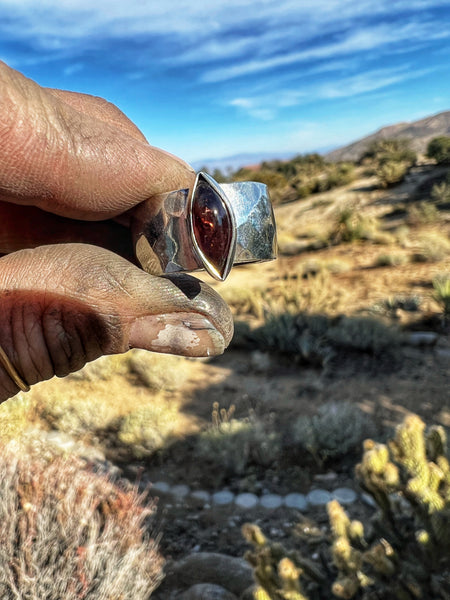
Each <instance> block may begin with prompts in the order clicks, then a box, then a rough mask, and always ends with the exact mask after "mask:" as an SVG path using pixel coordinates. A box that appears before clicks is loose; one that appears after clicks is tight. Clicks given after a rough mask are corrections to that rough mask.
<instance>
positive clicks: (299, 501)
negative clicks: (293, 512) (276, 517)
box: [284, 493, 308, 510]
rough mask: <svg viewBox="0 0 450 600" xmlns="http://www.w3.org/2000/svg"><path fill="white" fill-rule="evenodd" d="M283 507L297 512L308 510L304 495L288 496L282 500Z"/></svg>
mask: <svg viewBox="0 0 450 600" xmlns="http://www.w3.org/2000/svg"><path fill="white" fill-rule="evenodd" d="M284 505H285V506H287V507H288V508H296V509H297V510H306V509H307V508H308V500H307V499H306V496H305V495H304V494H295V493H293V494H288V495H287V496H286V497H285V498H284Z"/></svg>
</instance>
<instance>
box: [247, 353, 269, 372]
mask: <svg viewBox="0 0 450 600" xmlns="http://www.w3.org/2000/svg"><path fill="white" fill-rule="evenodd" d="M250 363H251V365H252V368H253V370H254V371H256V373H267V371H268V370H269V369H270V364H271V361H270V354H269V353H268V352H261V351H260V350H254V351H253V352H252V353H251V354H250Z"/></svg>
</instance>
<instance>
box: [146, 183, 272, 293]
mask: <svg viewBox="0 0 450 600" xmlns="http://www.w3.org/2000/svg"><path fill="white" fill-rule="evenodd" d="M276 255H277V247H276V227H275V218H274V214H273V209H272V204H271V202H270V199H269V194H268V191H267V186H265V185H264V184H262V183H258V182H253V181H248V182H247V181H246V182H239V183H224V184H218V183H217V182H216V181H215V180H214V179H213V178H212V177H211V176H210V175H208V174H207V173H203V172H200V173H198V174H197V177H196V180H195V184H194V187H193V189H192V190H189V189H184V190H176V191H173V192H168V193H167V194H161V195H160V196H158V197H157V199H156V209H153V210H152V212H151V214H150V215H147V216H146V218H145V219H144V221H143V222H142V223H141V224H140V233H139V235H138V239H137V242H136V256H137V258H138V260H139V262H140V263H141V266H142V268H143V269H144V270H146V271H149V272H152V273H157V274H162V273H175V272H179V271H196V270H198V269H206V270H207V271H208V273H209V274H210V275H211V276H212V277H214V278H215V279H218V280H219V281H224V280H225V279H226V277H227V276H228V274H229V273H230V270H231V268H232V266H233V265H238V264H243V263H251V262H261V261H266V260H272V259H274V258H276Z"/></svg>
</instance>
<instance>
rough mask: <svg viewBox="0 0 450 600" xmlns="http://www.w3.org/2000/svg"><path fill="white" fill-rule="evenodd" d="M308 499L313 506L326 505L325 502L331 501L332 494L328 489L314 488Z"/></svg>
mask: <svg viewBox="0 0 450 600" xmlns="http://www.w3.org/2000/svg"><path fill="white" fill-rule="evenodd" d="M307 499H308V502H309V503H310V504H311V506H324V505H325V504H327V503H328V502H330V500H331V494H330V492H327V491H326V490H321V489H318V490H312V491H311V492H309V494H308V495H307Z"/></svg>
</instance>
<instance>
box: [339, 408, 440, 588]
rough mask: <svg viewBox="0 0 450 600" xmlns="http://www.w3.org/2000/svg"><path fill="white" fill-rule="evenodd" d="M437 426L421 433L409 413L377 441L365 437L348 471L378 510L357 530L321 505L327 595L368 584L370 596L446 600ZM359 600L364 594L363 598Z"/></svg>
mask: <svg viewBox="0 0 450 600" xmlns="http://www.w3.org/2000/svg"><path fill="white" fill-rule="evenodd" d="M445 445H446V437H445V431H444V430H443V428H441V427H432V428H430V429H429V431H428V432H427V433H426V432H425V424H424V423H423V421H422V420H421V419H420V418H419V417H418V416H416V415H411V416H409V417H407V418H406V419H405V421H404V423H402V424H401V425H399V426H398V427H397V430H396V434H395V437H394V439H393V440H392V441H391V442H389V443H388V445H385V444H376V443H375V442H373V441H372V440H367V441H366V442H365V444H364V455H363V458H362V461H361V463H360V464H359V465H358V466H357V468H356V472H357V475H358V477H359V479H360V482H361V485H362V487H363V488H364V489H365V490H366V491H367V492H369V493H370V494H371V495H372V496H373V498H374V500H375V501H376V503H377V505H378V506H379V508H380V509H381V511H380V514H379V515H378V516H377V518H376V519H375V520H374V522H373V524H372V527H371V528H370V529H369V530H368V531H367V532H365V531H364V530H363V528H362V526H361V525H360V524H355V522H352V521H350V519H349V518H348V517H347V515H346V514H345V512H344V511H343V509H342V508H341V507H340V506H339V504H338V503H337V502H335V501H334V502H331V503H330V504H329V505H328V512H329V517H330V522H331V528H332V532H333V537H334V542H333V548H332V555H333V561H334V564H335V565H336V567H337V568H338V571H339V574H338V578H337V580H336V582H335V583H334V585H333V588H332V589H333V593H334V594H335V595H336V596H338V597H340V598H353V597H355V596H356V594H357V593H358V592H360V591H362V590H364V589H366V588H367V589H368V588H371V587H372V586H374V588H375V589H376V594H377V595H376V597H377V598H394V599H399V600H403V599H405V600H406V599H407V600H410V599H413V598H420V599H424V600H425V599H426V598H434V599H436V600H437V599H441V598H442V599H446V598H448V597H449V593H450V584H449V581H450V469H449V462H448V459H447V458H446V456H445ZM363 597H365V596H364V595H363Z"/></svg>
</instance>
